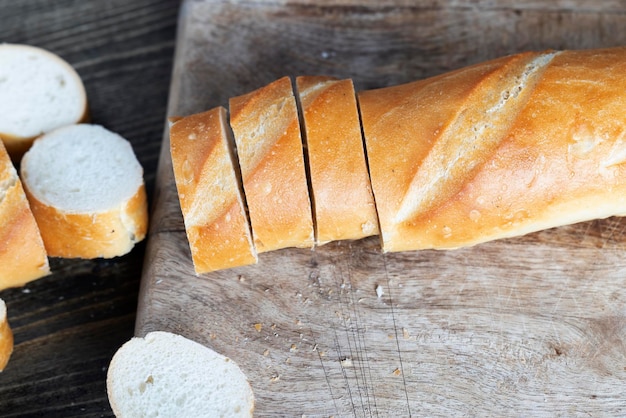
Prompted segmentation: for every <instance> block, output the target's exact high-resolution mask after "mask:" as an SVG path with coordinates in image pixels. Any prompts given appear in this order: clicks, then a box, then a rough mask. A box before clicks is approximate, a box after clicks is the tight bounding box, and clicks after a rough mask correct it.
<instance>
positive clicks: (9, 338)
mask: <svg viewBox="0 0 626 418" xmlns="http://www.w3.org/2000/svg"><path fill="white" fill-rule="evenodd" d="M12 353H13V332H12V331H11V327H10V326H9V320H8V318H7V306H6V304H5V303H4V301H3V300H2V299H0V372H1V371H3V370H4V368H5V367H6V365H7V363H8V362H9V358H10V357H11V354H12Z"/></svg>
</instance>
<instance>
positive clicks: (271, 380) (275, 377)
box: [270, 374, 280, 382]
mask: <svg viewBox="0 0 626 418" xmlns="http://www.w3.org/2000/svg"><path fill="white" fill-rule="evenodd" d="M279 380H280V375H278V374H273V375H272V376H271V377H270V382H278V381H279Z"/></svg>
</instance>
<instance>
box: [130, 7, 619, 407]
mask: <svg viewBox="0 0 626 418" xmlns="http://www.w3.org/2000/svg"><path fill="white" fill-rule="evenodd" d="M497 4H498V5H497V6H495V3H494V2H490V1H451V0H450V1H443V0H440V1H434V2H433V1H420V2H392V1H384V2H374V1H370V2H363V1H360V2H358V3H357V2H353V1H349V0H346V1H342V2H332V1H323V2H319V3H315V5H313V4H312V3H310V2H307V1H304V0H303V1H297V2H288V3H276V2H264V1H243V2H234V3H230V2H221V1H216V0H190V1H186V2H185V3H184V5H183V9H182V13H181V20H180V25H179V34H178V43H177V47H176V58H175V68H174V77H173V84H172V88H171V91H170V102H169V108H168V114H170V115H181V114H189V113H193V112H197V111H201V110H205V109H208V108H210V107H212V106H216V105H223V104H225V103H227V101H228V99H229V98H230V97H233V96H235V95H239V94H243V93H246V92H248V91H250V90H252V89H255V88H257V87H260V86H262V85H264V84H266V83H269V82H271V81H273V80H275V79H277V78H279V77H281V76H283V75H291V76H297V75H304V74H314V75H322V74H324V75H332V76H337V77H351V78H353V79H354V81H355V84H356V86H357V88H358V89H365V88H372V87H379V86H384V85H391V84H397V83H401V82H405V81H410V80H414V79H418V78H422V77H426V76H429V75H434V74H438V73H441V72H443V71H448V70H451V69H454V68H458V67H460V66H463V65H467V64H471V63H474V62H478V61H481V60H486V59H489V58H494V57H497V56H500V55H503V54H507V53H513V52H517V51H521V50H527V49H546V48H556V49H562V48H584V47H600V46H612V45H620V44H625V43H626V32H624V31H622V30H620V29H619V28H621V27H623V25H624V23H626V7H625V5H624V4H622V3H621V2H603V3H598V2H589V1H553V2H525V3H523V4H519V2H514V1H511V0H507V1H503V2H498V3H497ZM167 144H168V143H167V135H165V137H164V146H163V148H162V154H161V157H160V163H159V170H158V177H157V184H156V193H155V206H154V213H153V216H154V219H156V221H155V222H154V223H153V224H152V229H151V233H150V241H149V244H148V248H147V252H146V265H145V268H144V273H143V278H142V288H141V291H140V299H139V307H138V317H137V324H136V333H137V334H138V335H143V334H145V333H146V332H149V331H152V330H156V329H160V330H169V331H173V332H176V333H179V334H182V335H185V336H187V337H189V338H192V339H195V340H197V341H199V342H201V343H203V344H205V345H207V346H209V347H212V348H214V349H215V350H217V351H218V352H221V353H222V354H225V355H227V356H229V357H231V358H232V359H234V360H235V361H236V362H237V363H238V364H240V366H241V367H242V368H243V370H244V371H245V372H246V374H247V375H248V377H249V379H250V381H251V383H252V386H253V389H254V391H255V395H256V398H257V410H256V412H257V416H268V417H269V416H320V417H326V416H356V417H365V416H511V415H513V416H528V415H531V416H538V415H539V416H544V415H545V416H587V415H591V416H617V415H621V414H623V413H624V412H625V410H626V389H625V387H624V385H623V380H624V379H625V378H626V316H625V314H626V312H625V310H624V306H626V305H625V303H626V291H624V290H623V277H624V272H625V271H626V259H624V257H623V254H624V249H625V245H626V236H625V234H624V232H625V228H626V223H625V222H626V221H624V220H622V219H619V218H611V219H607V220H599V221H593V222H587V223H583V224H577V225H572V226H567V227H563V228H557V229H552V230H548V231H542V232H539V233H536V234H532V235H528V236H525V237H521V238H518V239H510V240H503V241H498V242H492V243H488V244H483V245H480V246H477V247H474V248H469V249H463V250H456V251H442V252H437V251H422V252H406V253H393V254H382V253H381V252H380V249H379V248H380V246H379V242H378V239H377V238H368V239H365V240H361V241H357V242H333V243H330V244H327V245H325V246H322V247H318V248H317V249H315V250H313V251H311V250H297V249H287V250H280V251H275V252H270V253H265V254H261V256H260V260H259V264H258V265H255V266H248V267H242V268H237V269H231V270H224V271H220V272H215V273H212V274H208V275H204V276H196V275H195V274H194V273H193V267H192V266H191V261H190V255H189V249H188V244H187V242H186V239H185V235H184V229H183V224H182V217H181V215H180V208H179V206H178V201H177V197H176V190H175V187H174V183H173V179H172V175H171V162H170V160H169V155H168V145H167Z"/></svg>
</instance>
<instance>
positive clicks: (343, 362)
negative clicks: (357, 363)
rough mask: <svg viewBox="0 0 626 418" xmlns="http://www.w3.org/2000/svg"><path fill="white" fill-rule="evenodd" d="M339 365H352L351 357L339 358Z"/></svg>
mask: <svg viewBox="0 0 626 418" xmlns="http://www.w3.org/2000/svg"><path fill="white" fill-rule="evenodd" d="M341 367H352V359H351V358H349V357H347V358H345V359H343V360H341Z"/></svg>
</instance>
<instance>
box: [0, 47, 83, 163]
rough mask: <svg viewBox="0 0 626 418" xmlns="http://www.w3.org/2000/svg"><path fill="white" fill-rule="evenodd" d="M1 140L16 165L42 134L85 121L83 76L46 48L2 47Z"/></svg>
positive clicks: (0, 58)
mask: <svg viewBox="0 0 626 418" xmlns="http://www.w3.org/2000/svg"><path fill="white" fill-rule="evenodd" d="M0 98H2V99H1V100H0V139H2V141H3V142H4V143H5V145H6V148H7V150H8V152H9V154H10V155H11V156H12V158H13V160H14V161H19V159H20V158H21V156H22V155H23V154H24V152H26V150H27V149H28V148H29V147H30V145H31V144H32V142H33V140H34V138H36V137H37V136H39V135H41V134H43V133H46V132H50V131H52V130H54V129H56V128H59V127H61V126H65V125H72V124H75V123H79V122H84V121H86V119H87V117H88V111H87V95H86V93H85V87H84V86H83V82H82V80H81V79H80V77H79V75H78V73H77V72H76V71H75V70H74V68H72V66H70V65H69V64H68V63H67V62H66V61H64V60H63V59H62V58H60V57H59V56H58V55H56V54H53V53H51V52H49V51H46V50H44V49H42V48H38V47H34V46H30V45H19V44H0Z"/></svg>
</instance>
